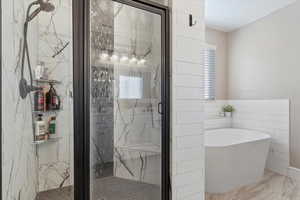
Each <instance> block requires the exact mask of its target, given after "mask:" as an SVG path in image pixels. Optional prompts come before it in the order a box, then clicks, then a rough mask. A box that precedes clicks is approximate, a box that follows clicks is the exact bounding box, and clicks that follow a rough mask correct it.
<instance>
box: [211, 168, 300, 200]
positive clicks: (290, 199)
mask: <svg viewBox="0 0 300 200" xmlns="http://www.w3.org/2000/svg"><path fill="white" fill-rule="evenodd" d="M206 200H300V182H297V181H294V180H293V179H291V178H288V177H285V176H282V175H279V174H276V173H274V172H270V171H266V173H265V176H264V177H263V179H262V181H261V182H259V183H257V184H253V185H250V186H245V187H241V188H239V189H236V190H233V191H230V192H228V193H225V194H207V195H206Z"/></svg>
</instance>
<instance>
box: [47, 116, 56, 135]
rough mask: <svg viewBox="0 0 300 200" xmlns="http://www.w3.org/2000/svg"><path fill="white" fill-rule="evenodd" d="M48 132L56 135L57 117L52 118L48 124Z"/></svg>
mask: <svg viewBox="0 0 300 200" xmlns="http://www.w3.org/2000/svg"><path fill="white" fill-rule="evenodd" d="M48 132H49V134H50V135H53V134H55V132H56V117H51V118H50V120H49V122H48Z"/></svg>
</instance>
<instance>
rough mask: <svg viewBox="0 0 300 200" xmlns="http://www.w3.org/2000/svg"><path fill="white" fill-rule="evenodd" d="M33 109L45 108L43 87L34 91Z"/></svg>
mask: <svg viewBox="0 0 300 200" xmlns="http://www.w3.org/2000/svg"><path fill="white" fill-rule="evenodd" d="M34 110H35V111H44V110H45V94H44V91H43V89H40V90H38V91H36V92H35V93H34Z"/></svg>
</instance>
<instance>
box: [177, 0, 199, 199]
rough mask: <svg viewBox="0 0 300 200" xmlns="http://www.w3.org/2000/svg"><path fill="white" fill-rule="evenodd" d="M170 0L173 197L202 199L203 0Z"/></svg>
mask: <svg viewBox="0 0 300 200" xmlns="http://www.w3.org/2000/svg"><path fill="white" fill-rule="evenodd" d="M172 3H173V4H172V34H173V36H172V37H173V38H172V66H173V67H172V140H171V142H172V199H173V200H196V199H197V200H204V191H205V190H204V145H203V139H204V138H203V97H204V92H203V85H202V84H199V83H203V61H204V56H203V47H204V44H205V39H204V29H205V27H204V0H189V1H182V0H173V2H172ZM189 14H193V16H194V19H195V20H197V24H196V25H195V26H193V27H189ZM201 53H202V54H201ZM201 55H202V56H201Z"/></svg>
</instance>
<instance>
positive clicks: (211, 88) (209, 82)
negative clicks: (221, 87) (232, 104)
mask: <svg viewBox="0 0 300 200" xmlns="http://www.w3.org/2000/svg"><path fill="white" fill-rule="evenodd" d="M215 82H216V48H215V47H212V46H207V47H206V48H205V52H204V98H205V99H206V100H214V99H215V98H216V94H215V85H216V83H215Z"/></svg>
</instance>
